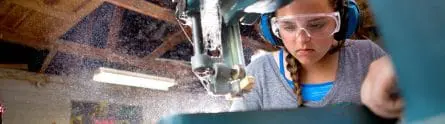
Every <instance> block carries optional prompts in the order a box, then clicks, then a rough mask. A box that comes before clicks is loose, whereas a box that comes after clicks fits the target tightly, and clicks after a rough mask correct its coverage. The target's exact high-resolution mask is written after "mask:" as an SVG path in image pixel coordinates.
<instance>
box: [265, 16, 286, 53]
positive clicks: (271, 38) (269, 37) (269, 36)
mask: <svg viewBox="0 0 445 124" xmlns="http://www.w3.org/2000/svg"><path fill="white" fill-rule="evenodd" d="M272 15H273V14H271V13H269V14H261V20H260V32H261V35H262V36H263V37H264V39H266V41H267V42H269V43H270V44H272V45H273V46H280V45H282V43H281V40H280V39H279V38H277V37H276V36H275V35H274V34H273V32H272V27H271V23H270V17H271V16H272Z"/></svg>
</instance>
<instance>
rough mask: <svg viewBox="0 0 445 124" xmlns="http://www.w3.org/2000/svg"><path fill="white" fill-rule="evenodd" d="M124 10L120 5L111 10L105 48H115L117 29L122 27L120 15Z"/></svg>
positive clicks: (117, 38) (121, 15) (117, 36)
mask: <svg viewBox="0 0 445 124" xmlns="http://www.w3.org/2000/svg"><path fill="white" fill-rule="evenodd" d="M123 12H124V10H123V9H122V8H120V7H115V8H114V11H113V16H112V17H111V22H110V24H109V25H108V28H109V29H110V31H109V32H108V40H107V48H108V49H112V50H113V49H115V48H116V43H117V42H118V40H119V31H120V30H121V27H122V17H123Z"/></svg>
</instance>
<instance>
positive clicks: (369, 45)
mask: <svg viewBox="0 0 445 124" xmlns="http://www.w3.org/2000/svg"><path fill="white" fill-rule="evenodd" d="M352 42H353V43H354V44H355V46H356V48H357V52H358V54H361V55H363V56H362V57H370V58H362V59H370V61H371V62H372V61H374V60H377V59H379V58H380V57H383V56H385V55H386V52H385V51H384V50H383V49H382V48H381V47H380V46H379V45H377V44H376V43H374V42H373V41H371V40H354V41H352Z"/></svg>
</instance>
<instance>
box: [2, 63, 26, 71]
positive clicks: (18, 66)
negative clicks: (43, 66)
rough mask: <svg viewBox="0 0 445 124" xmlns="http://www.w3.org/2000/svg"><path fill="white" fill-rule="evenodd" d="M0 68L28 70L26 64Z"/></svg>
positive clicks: (7, 65) (6, 65)
mask: <svg viewBox="0 0 445 124" xmlns="http://www.w3.org/2000/svg"><path fill="white" fill-rule="evenodd" d="M0 68H8V69H21V70H28V64H0Z"/></svg>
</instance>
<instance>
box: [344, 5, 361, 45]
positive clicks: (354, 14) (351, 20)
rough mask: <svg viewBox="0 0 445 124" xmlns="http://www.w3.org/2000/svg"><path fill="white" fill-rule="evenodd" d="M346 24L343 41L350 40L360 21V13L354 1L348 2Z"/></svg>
mask: <svg viewBox="0 0 445 124" xmlns="http://www.w3.org/2000/svg"><path fill="white" fill-rule="evenodd" d="M346 18H347V22H348V27H347V29H346V32H345V39H347V38H350V37H351V36H352V34H354V32H355V31H356V30H357V28H358V25H359V21H360V11H359V8H358V5H357V3H356V2H355V1H354V0H348V6H347V17H346Z"/></svg>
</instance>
